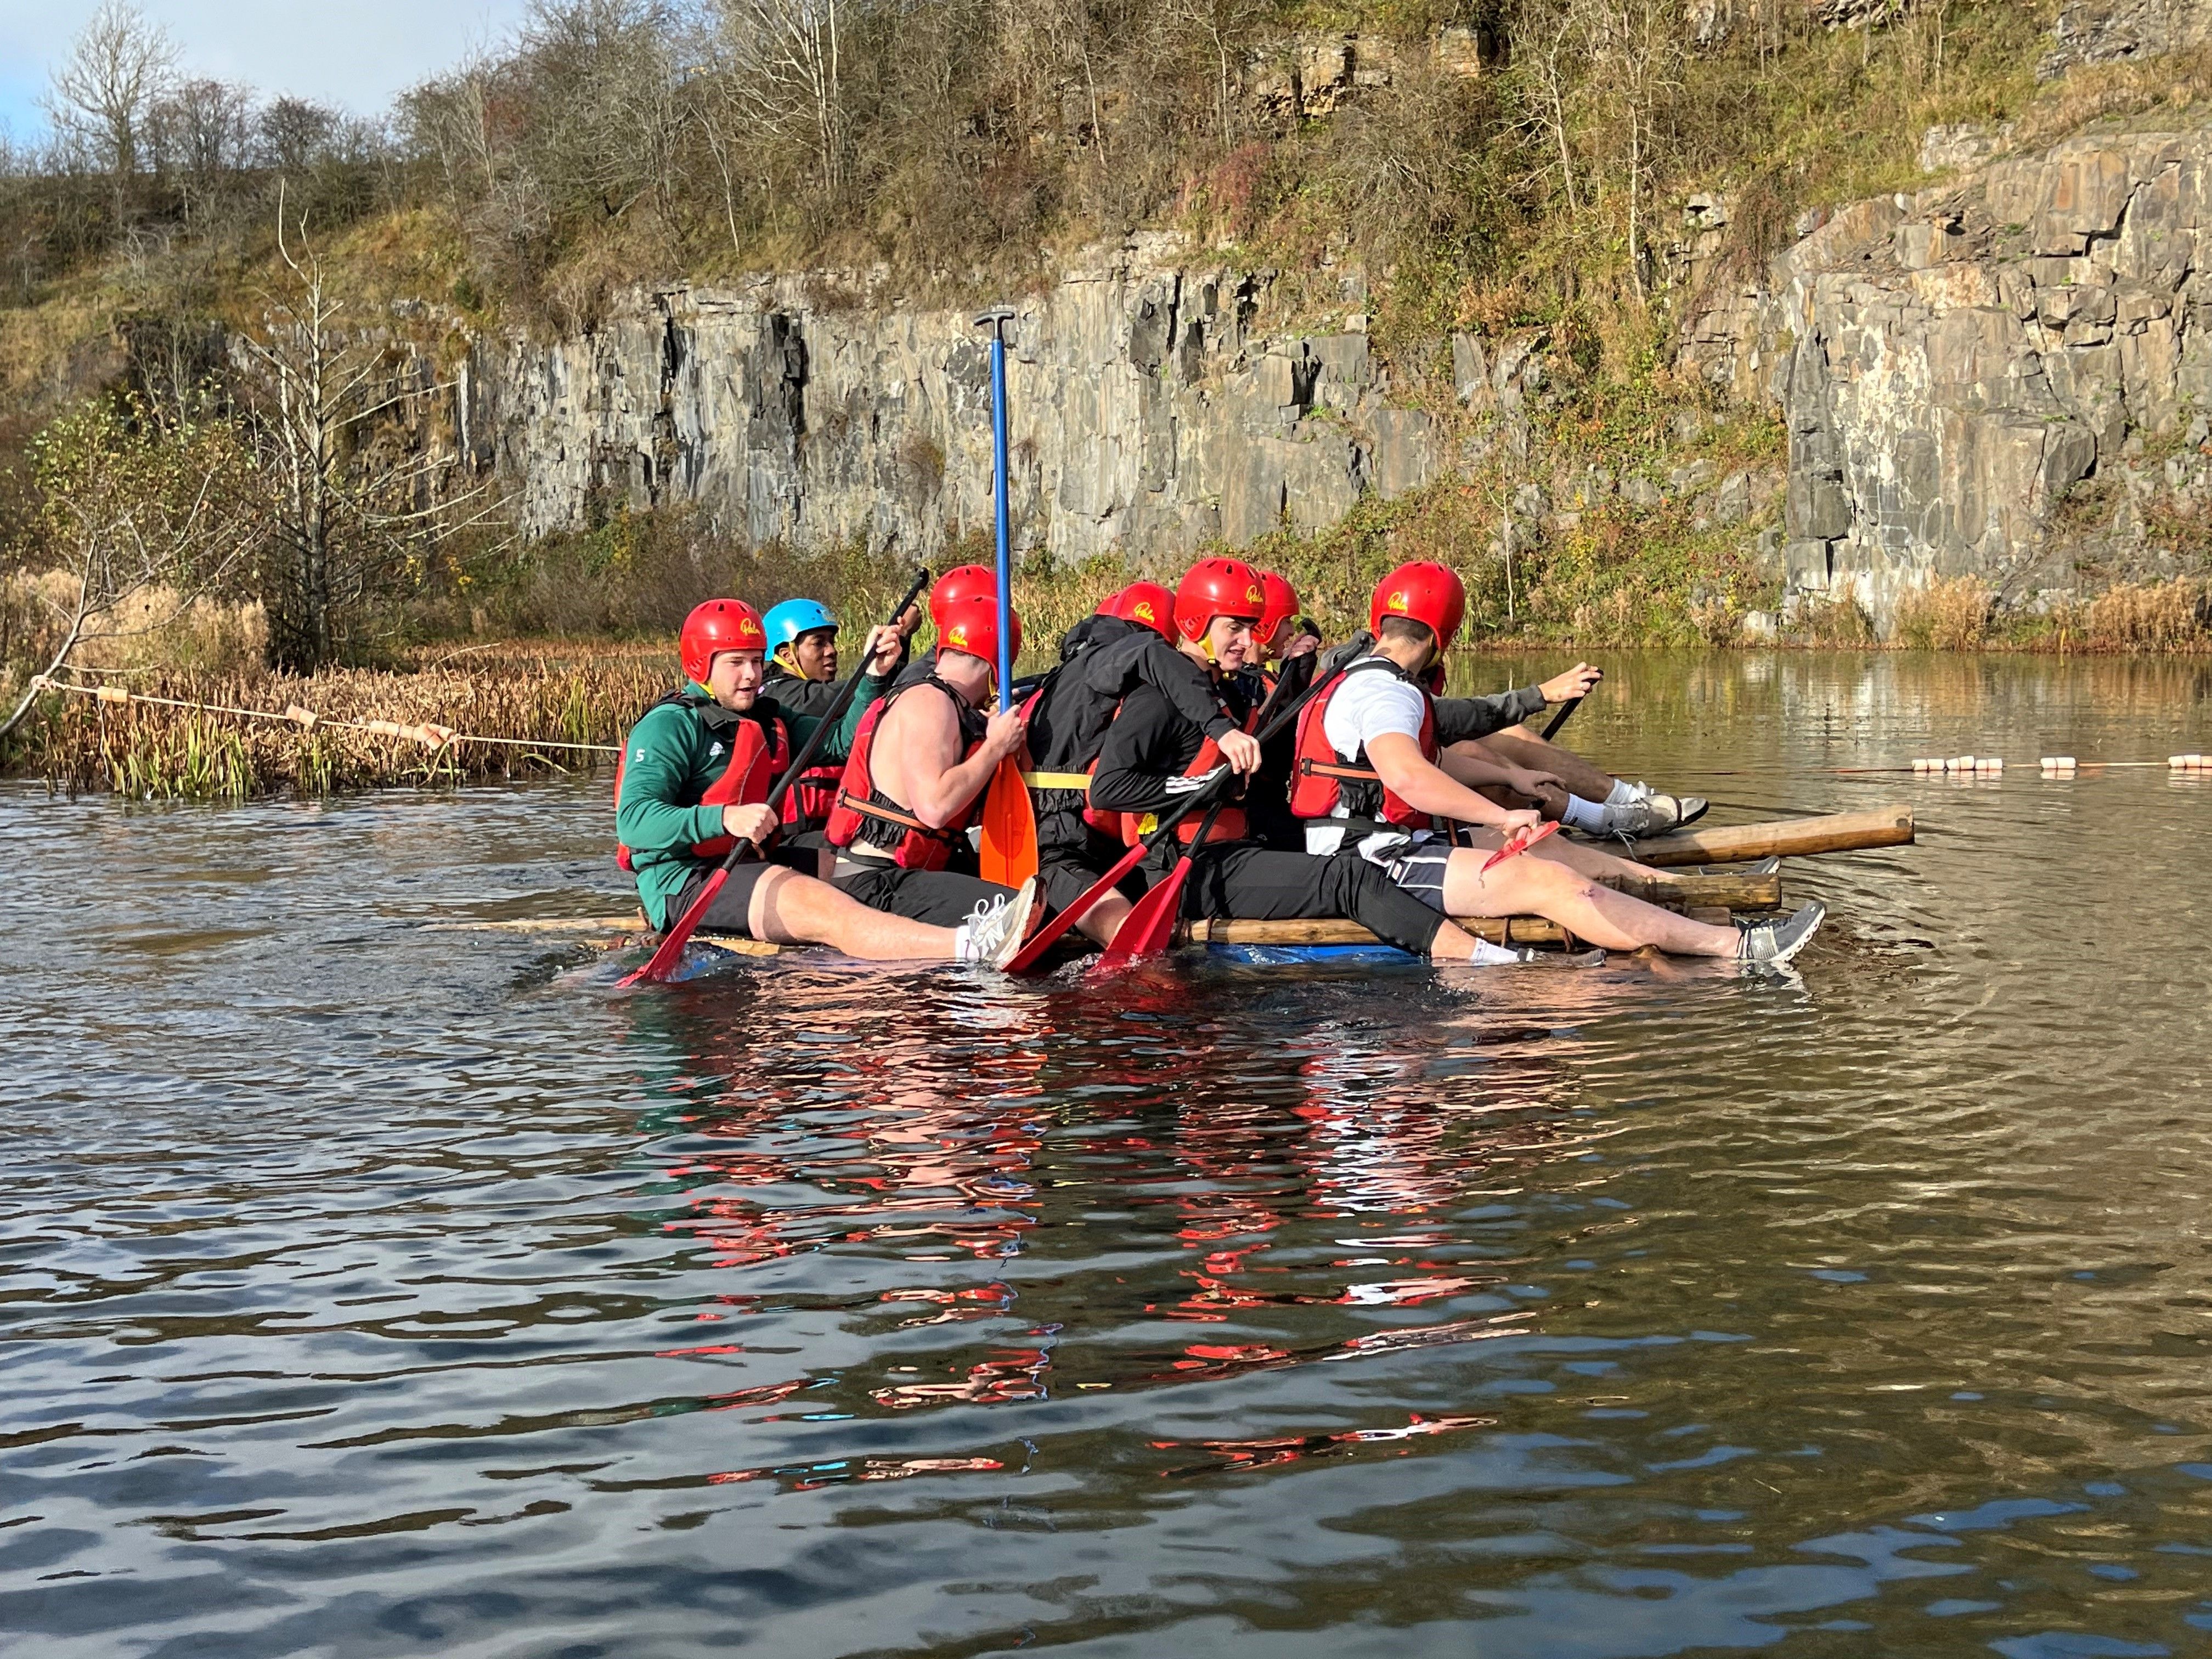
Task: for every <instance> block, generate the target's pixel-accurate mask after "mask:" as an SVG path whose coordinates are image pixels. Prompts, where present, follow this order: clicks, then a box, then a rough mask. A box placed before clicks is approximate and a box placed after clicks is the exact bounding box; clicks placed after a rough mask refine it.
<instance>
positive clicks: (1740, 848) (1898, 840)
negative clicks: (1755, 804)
mask: <svg viewBox="0 0 2212 1659" xmlns="http://www.w3.org/2000/svg"><path fill="white" fill-rule="evenodd" d="M1911 840H1912V809H1911V807H1910V806H1906V805H1895V806H1878V807H1875V809H1874V810H1872V811H1866V812H1835V813H1832V814H1830V815H1829V816H1827V817H1818V818H1778V819H1775V820H1774V821H1772V822H1771V823H1732V824H1726V825H1723V826H1721V827H1720V828H1717V829H1689V830H1684V831H1681V832H1680V833H1678V834H1675V835H1672V836H1659V837H1658V838H1657V839H1656V840H1653V841H1643V842H1637V844H1636V860H1637V862H1638V863H1639V864H1651V865H1657V866H1662V868H1663V867H1664V866H1668V865H1675V864H1738V863H1742V862H1746V861H1747V860H1753V859H1763V858H1766V857H1769V856H1770V855H1771V854H1783V855H1784V856H1785V857H1792V856H1797V855H1801V854H1810V853H1852V852H1857V851H1858V850H1860V849H1861V848H1868V847H1902V846H1905V845H1906V844H1907V843H1908V842H1911Z"/></svg>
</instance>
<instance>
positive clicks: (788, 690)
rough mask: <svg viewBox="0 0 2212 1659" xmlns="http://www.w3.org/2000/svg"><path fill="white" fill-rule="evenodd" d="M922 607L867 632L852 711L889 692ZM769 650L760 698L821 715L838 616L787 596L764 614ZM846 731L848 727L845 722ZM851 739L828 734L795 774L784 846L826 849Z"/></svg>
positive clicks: (831, 694)
mask: <svg viewBox="0 0 2212 1659" xmlns="http://www.w3.org/2000/svg"><path fill="white" fill-rule="evenodd" d="M920 621H921V613H920V612H919V611H914V610H911V609H909V610H908V612H907V614H906V615H905V616H903V617H900V618H899V622H898V626H896V627H895V628H878V629H874V630H873V631H872V632H871V633H870V634H869V635H868V645H867V649H868V658H869V661H868V672H867V676H866V678H864V679H863V680H861V682H860V687H859V689H858V690H856V691H855V692H854V695H853V702H852V708H853V710H854V714H855V715H865V714H866V713H867V712H868V709H869V708H870V707H871V706H872V704H874V703H875V702H876V701H877V700H878V698H880V697H881V696H883V695H884V692H886V691H888V690H890V687H891V684H892V683H893V681H894V680H896V678H897V676H898V671H899V670H900V669H902V668H903V667H904V666H905V665H906V644H907V639H908V635H911V634H912V633H913V632H914V630H915V626H916V625H917V624H918V623H920ZM761 625H762V627H763V628H764V629H766V630H767V632H768V642H769V652H770V653H771V654H770V656H769V664H768V678H767V681H766V683H765V684H764V685H763V689H762V695H763V696H768V697H773V698H774V699H775V702H776V703H777V706H778V707H780V708H784V709H787V710H788V711H789V712H790V713H792V714H796V715H799V716H800V717H801V718H807V717H812V716H818V715H819V714H822V713H823V711H824V710H826V709H827V708H829V705H830V704H831V703H833V702H836V699H837V687H838V680H837V618H836V617H835V616H834V615H833V614H831V612H830V610H829V606H828V605H824V604H823V603H822V602H821V601H820V600H819V599H786V600H785V601H784V602H783V603H782V604H781V605H775V606H774V607H772V608H771V609H770V610H769V613H768V615H767V616H765V617H762V618H761ZM846 729H850V728H849V727H848V728H846ZM847 753H848V745H847V744H844V743H842V742H839V741H838V740H837V734H836V733H835V732H832V733H831V734H830V736H829V738H828V739H827V740H826V741H824V742H823V744H822V746H821V747H820V748H819V749H817V750H815V753H814V758H813V759H812V760H811V762H809V763H808V764H807V768H806V769H805V771H804V772H802V773H800V774H799V775H798V776H797V777H795V778H793V780H792V782H791V790H790V793H787V795H785V796H784V798H783V817H784V832H783V838H784V842H785V844H786V845H787V846H793V847H812V848H827V847H828V845H829V843H828V842H827V841H825V840H824V839H823V828H824V826H825V825H826V824H827V823H829V809H830V808H831V807H832V806H834V805H836V800H837V781H838V780H839V779H840V778H842V776H843V775H844V774H845V757H846V755H847Z"/></svg>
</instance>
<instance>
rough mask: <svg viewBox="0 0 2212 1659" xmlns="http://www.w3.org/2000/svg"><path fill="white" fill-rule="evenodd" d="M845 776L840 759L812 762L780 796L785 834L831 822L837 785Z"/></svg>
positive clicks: (817, 827)
mask: <svg viewBox="0 0 2212 1659" xmlns="http://www.w3.org/2000/svg"><path fill="white" fill-rule="evenodd" d="M844 775H845V763H844V762H842V761H811V762H809V763H808V764H807V768H806V769H805V771H804V772H801V773H800V774H799V775H798V776H797V777H795V778H793V779H792V781H791V787H790V788H789V789H788V790H787V791H786V792H785V793H784V797H783V827H784V829H785V830H786V831H787V833H793V834H796V833H797V832H799V831H800V830H805V829H821V828H822V826H823V824H825V823H828V822H829V814H830V812H831V811H833V810H834V809H835V808H836V805H837V785H838V783H839V782H840V781H842V779H843V777H844Z"/></svg>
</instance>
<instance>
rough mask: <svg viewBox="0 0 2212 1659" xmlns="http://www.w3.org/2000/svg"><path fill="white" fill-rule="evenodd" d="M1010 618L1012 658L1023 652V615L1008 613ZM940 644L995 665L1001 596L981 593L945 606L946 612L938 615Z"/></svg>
mask: <svg viewBox="0 0 2212 1659" xmlns="http://www.w3.org/2000/svg"><path fill="white" fill-rule="evenodd" d="M1007 620H1008V621H1009V622H1011V623H1012V624H1013V628H1012V632H1011V633H1009V634H1008V635H1007V637H1006V659H1007V660H1008V661H1009V662H1011V661H1012V660H1013V659H1015V658H1017V657H1018V656H1020V655H1021V654H1022V619H1021V618H1020V617H1017V616H1013V615H1012V614H1011V613H1009V615H1008V617H1007ZM937 645H938V648H939V650H940V651H958V652H963V653H965V654H967V655H969V656H970V657H981V659H983V660H984V661H985V662H987V663H992V664H994V665H995V664H996V663H997V661H998V659H999V600H998V596H997V595H996V594H991V593H978V594H975V595H973V596H971V597H970V598H968V599H962V600H960V601H959V602H958V603H957V604H956V605H948V606H947V607H945V614H944V615H943V616H942V617H939V619H938V623H937Z"/></svg>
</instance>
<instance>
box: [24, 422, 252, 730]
mask: <svg viewBox="0 0 2212 1659" xmlns="http://www.w3.org/2000/svg"><path fill="white" fill-rule="evenodd" d="M33 448H34V459H33V469H34V473H35V476H36V478H37V482H38V486H39V490H40V495H41V497H42V503H41V507H40V515H39V523H38V526H37V532H38V533H37V536H36V541H35V548H36V551H37V552H38V553H39V554H40V555H41V556H43V557H45V558H46V560H47V561H48V562H50V564H51V565H52V568H57V569H58V570H60V571H61V572H63V573H64V574H65V576H66V577H67V579H68V580H67V583H66V586H64V590H63V596H62V597H58V598H57V597H50V596H48V595H46V594H45V593H44V592H40V598H41V599H44V601H45V603H46V605H47V606H48V608H49V609H50V610H51V611H52V613H53V621H54V630H55V638H56V640H57V643H56V645H55V647H54V648H53V650H52V653H51V657H50V659H49V661H48V662H47V664H46V671H45V672H44V673H43V674H40V675H39V676H37V677H35V678H33V681H32V683H31V685H30V687H29V689H28V690H26V691H25V693H24V694H23V696H22V699H21V701H20V702H17V703H16V705H15V711H14V712H13V713H12V714H9V716H8V718H7V720H6V721H5V722H4V723H0V738H4V737H6V736H7V735H8V733H9V732H12V731H14V730H15V727H16V726H17V725H19V724H20V723H21V720H22V719H23V717H24V715H25V714H27V713H29V712H30V708H31V705H32V704H33V702H35V701H36V700H37V698H38V695H39V692H40V690H41V684H40V683H41V682H42V681H43V680H45V679H46V678H49V677H51V676H52V675H55V674H58V673H60V672H61V671H63V670H64V668H66V667H67V666H68V665H69V662H70V658H71V657H73V656H74V655H75V654H76V652H77V649H78V647H81V646H82V645H83V644H84V642H85V641H86V640H87V639H88V638H89V637H92V636H94V635H100V636H101V637H115V636H116V634H115V630H114V629H113V628H112V623H113V622H114V621H115V619H116V617H118V613H121V612H123V611H125V609H126V608H128V607H134V606H135V605H137V604H139V603H141V602H144V601H149V600H152V601H155V605H154V608H153V610H152V611H151V614H150V615H149V616H148V617H146V619H145V620H144V621H143V622H142V623H140V624H139V625H138V626H137V628H135V629H131V630H130V631H134V632H144V631H147V630H148V629H154V628H159V627H162V626H165V625H166V624H167V623H170V622H172V621H173V620H175V618H176V617H177V616H178V615H179V613H181V612H182V611H185V610H188V609H189V608H190V607H191V605H193V604H194V603H195V602H196V601H197V599H199V598H200V597H201V596H202V595H204V594H205V593H207V592H210V591H212V590H215V589H217V588H220V587H221V586H223V585H224V584H225V583H226V582H227V581H228V579H229V578H230V577H231V576H232V575H233V574H234V573H235V572H236V571H237V570H238V569H240V567H241V566H242V565H243V563H244V562H245V560H246V556H247V554H248V553H249V551H250V550H251V549H252V539H253V526H252V518H251V515H250V513H248V512H247V511H246V507H245V504H244V503H245V499H246V497H245V493H244V491H243V489H241V485H242V483H243V478H244V468H243V464H242V463H243V456H242V453H241V451H240V446H239V444H238V441H237V434H236V432H235V430H234V428H231V427H230V426H229V425H228V423H226V422H220V421H187V422H180V423H178V424H174V425H165V424H163V423H162V422H159V421H157V420H155V418H154V416H153V413H152V411H151V410H149V408H147V407H146V406H144V405H143V404H141V405H136V406H132V407H130V408H127V409H119V408H118V406H117V405H116V404H114V403H112V402H111V401H109V400H106V399H104V398H102V399H94V401H92V402H90V403H88V404H82V405H80V406H79V407H78V408H77V409H76V410H73V411H71V412H70V413H69V414H67V415H64V416H62V417H61V418H60V419H58V420H57V421H55V422H53V423H52V425H51V426H49V427H48V428H46V430H45V431H44V432H42V433H41V434H40V436H39V438H38V439H37V440H36V441H35V443H34V447H33Z"/></svg>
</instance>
